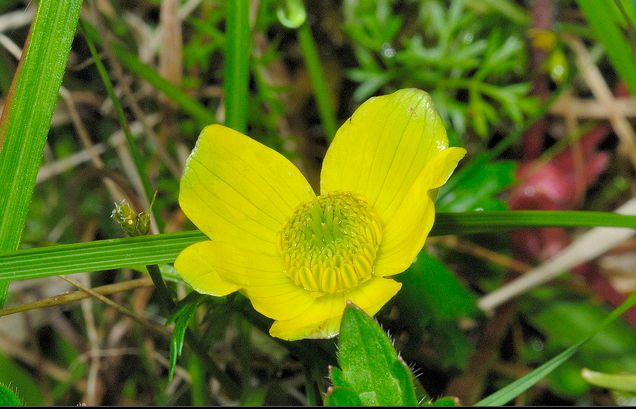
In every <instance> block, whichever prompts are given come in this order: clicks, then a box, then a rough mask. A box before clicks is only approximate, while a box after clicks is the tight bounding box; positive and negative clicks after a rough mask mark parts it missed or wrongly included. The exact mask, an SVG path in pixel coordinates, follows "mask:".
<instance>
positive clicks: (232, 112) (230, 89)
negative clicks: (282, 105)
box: [224, 0, 250, 133]
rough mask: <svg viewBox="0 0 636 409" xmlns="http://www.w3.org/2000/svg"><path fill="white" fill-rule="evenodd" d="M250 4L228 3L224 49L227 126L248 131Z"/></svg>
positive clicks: (241, 2)
mask: <svg viewBox="0 0 636 409" xmlns="http://www.w3.org/2000/svg"><path fill="white" fill-rule="evenodd" d="M249 6H250V5H249V1H248V0H234V1H230V2H229V3H228V15H227V43H226V47H227V48H226V50H225V83H224V88H225V125H227V126H229V127H230V128H232V129H234V130H237V131H239V132H242V133H245V132H246V131H247V94H248V92H247V91H248V83H249V76H250V73H249V62H250V61H249V60H250V25H249Z"/></svg>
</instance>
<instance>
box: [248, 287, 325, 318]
mask: <svg viewBox="0 0 636 409" xmlns="http://www.w3.org/2000/svg"><path fill="white" fill-rule="evenodd" d="M245 293H246V294H247V297H248V298H249V299H250V301H251V302H252V305H253V306H254V309H255V310H256V311H258V312H260V313H261V314H263V315H265V316H267V317H270V318H273V319H275V320H288V319H291V318H294V317H296V316H298V315H299V314H301V313H302V312H303V311H305V310H306V309H307V308H309V306H311V305H312V304H313V302H314V301H315V300H316V297H314V296H312V295H311V293H310V292H309V291H307V290H305V289H303V288H300V287H298V286H296V285H295V284H294V283H293V281H292V280H291V279H289V278H287V280H280V281H278V282H276V283H272V284H271V285H268V286H261V287H254V286H252V287H248V288H246V289H245Z"/></svg>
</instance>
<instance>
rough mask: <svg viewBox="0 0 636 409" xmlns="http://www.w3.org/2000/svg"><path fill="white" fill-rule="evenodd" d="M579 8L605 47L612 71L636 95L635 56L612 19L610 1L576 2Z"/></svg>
mask: <svg viewBox="0 0 636 409" xmlns="http://www.w3.org/2000/svg"><path fill="white" fill-rule="evenodd" d="M577 3H578V5H579V7H580V8H581V10H582V11H583V14H584V15H585V18H586V19H587V21H588V22H589V23H590V26H591V27H592V30H594V34H596V37H597V38H598V40H599V41H600V42H601V43H602V44H603V46H604V47H605V51H606V52H607V56H608V57H609V60H610V62H611V63H612V66H613V67H614V69H615V70H616V71H617V72H618V73H619V74H620V76H621V78H622V79H623V81H625V84H627V87H628V88H629V90H630V92H631V93H632V95H636V55H634V49H633V48H632V47H631V46H630V43H629V41H628V40H627V38H626V37H625V36H623V34H622V33H621V29H620V27H619V25H618V22H617V21H616V20H615V19H614V17H613V14H612V10H610V8H611V7H616V5H615V4H614V3H613V2H610V1H598V0H578V1H577Z"/></svg>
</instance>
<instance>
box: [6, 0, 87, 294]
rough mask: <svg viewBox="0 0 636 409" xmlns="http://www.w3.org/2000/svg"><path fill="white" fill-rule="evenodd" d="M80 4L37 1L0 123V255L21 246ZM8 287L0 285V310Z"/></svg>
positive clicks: (78, 1)
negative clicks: (35, 12)
mask: <svg viewBox="0 0 636 409" xmlns="http://www.w3.org/2000/svg"><path fill="white" fill-rule="evenodd" d="M81 6H82V1H81V0H42V1H40V2H39V6H38V11H37V14H36V16H35V20H34V21H33V24H32V26H31V31H30V33H29V37H28V38H27V41H26V46H25V48H24V52H23V54H22V58H21V60H20V64H19V66H18V69H17V72H16V74H15V76H14V78H13V82H12V83H11V90H10V92H9V95H8V100H7V103H6V104H5V108H4V111H3V112H2V119H1V120H0V149H1V150H0V251H9V250H15V249H17V248H18V245H19V243H20V237H21V235H22V230H23V229H24V223H25V220H26V216H27V212H28V209H29V204H30V202H31V195H32V194H33V188H34V186H35V179H36V176H37V172H38V168H39V166H40V161H41V159H42V153H43V150H44V143H45V141H46V136H47V134H48V131H49V126H50V123H51V118H52V115H53V110H54V108H55V104H56V102H57V95H58V92H59V89H60V85H61V83H62V77H63V75H64V70H65V68H66V60H67V58H68V54H69V52H70V49H71V43H72V42H73V37H74V36H75V28H76V26H77V20H78V17H79V11H80V8H81ZM7 290H8V282H6V281H4V282H0V306H2V305H3V304H4V301H5V299H6V294H7Z"/></svg>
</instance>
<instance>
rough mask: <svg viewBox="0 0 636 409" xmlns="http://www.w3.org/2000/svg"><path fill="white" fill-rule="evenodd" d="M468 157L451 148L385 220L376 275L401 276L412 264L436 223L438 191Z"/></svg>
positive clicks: (460, 149) (433, 161)
mask: <svg viewBox="0 0 636 409" xmlns="http://www.w3.org/2000/svg"><path fill="white" fill-rule="evenodd" d="M465 154H466V150H465V149H464V148H448V149H446V150H444V151H442V152H440V153H438V154H437V155H436V156H435V157H434V158H433V159H432V160H431V161H430V162H429V164H428V166H427V167H426V168H425V169H424V170H423V171H422V174H421V175H420V176H419V177H418V179H417V180H416V182H415V183H414V184H413V186H412V188H411V190H410V191H409V193H408V195H407V196H406V198H405V199H404V201H403V202H402V203H401V205H400V207H399V209H398V210H397V212H395V213H394V216H393V217H392V218H390V219H388V220H387V221H386V224H385V226H384V231H383V237H382V243H381V244H380V248H379V250H378V253H377V257H376V261H375V264H374V272H373V274H374V275H376V276H390V275H394V274H398V273H401V272H403V271H404V270H406V269H407V268H408V267H409V266H410V265H411V263H412V262H413V260H414V259H415V257H416V256H417V253H419V252H420V250H421V249H422V246H424V242H425V241H426V236H428V233H429V232H430V231H431V227H432V226H433V221H434V220H435V196H436V193H437V191H436V189H437V188H438V187H440V186H441V185H443V184H444V183H446V181H447V180H448V178H449V177H450V175H451V174H452V173H453V170H454V169H455V167H456V166H457V162H459V160H460V159H461V158H462V157H464V155H465Z"/></svg>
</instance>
